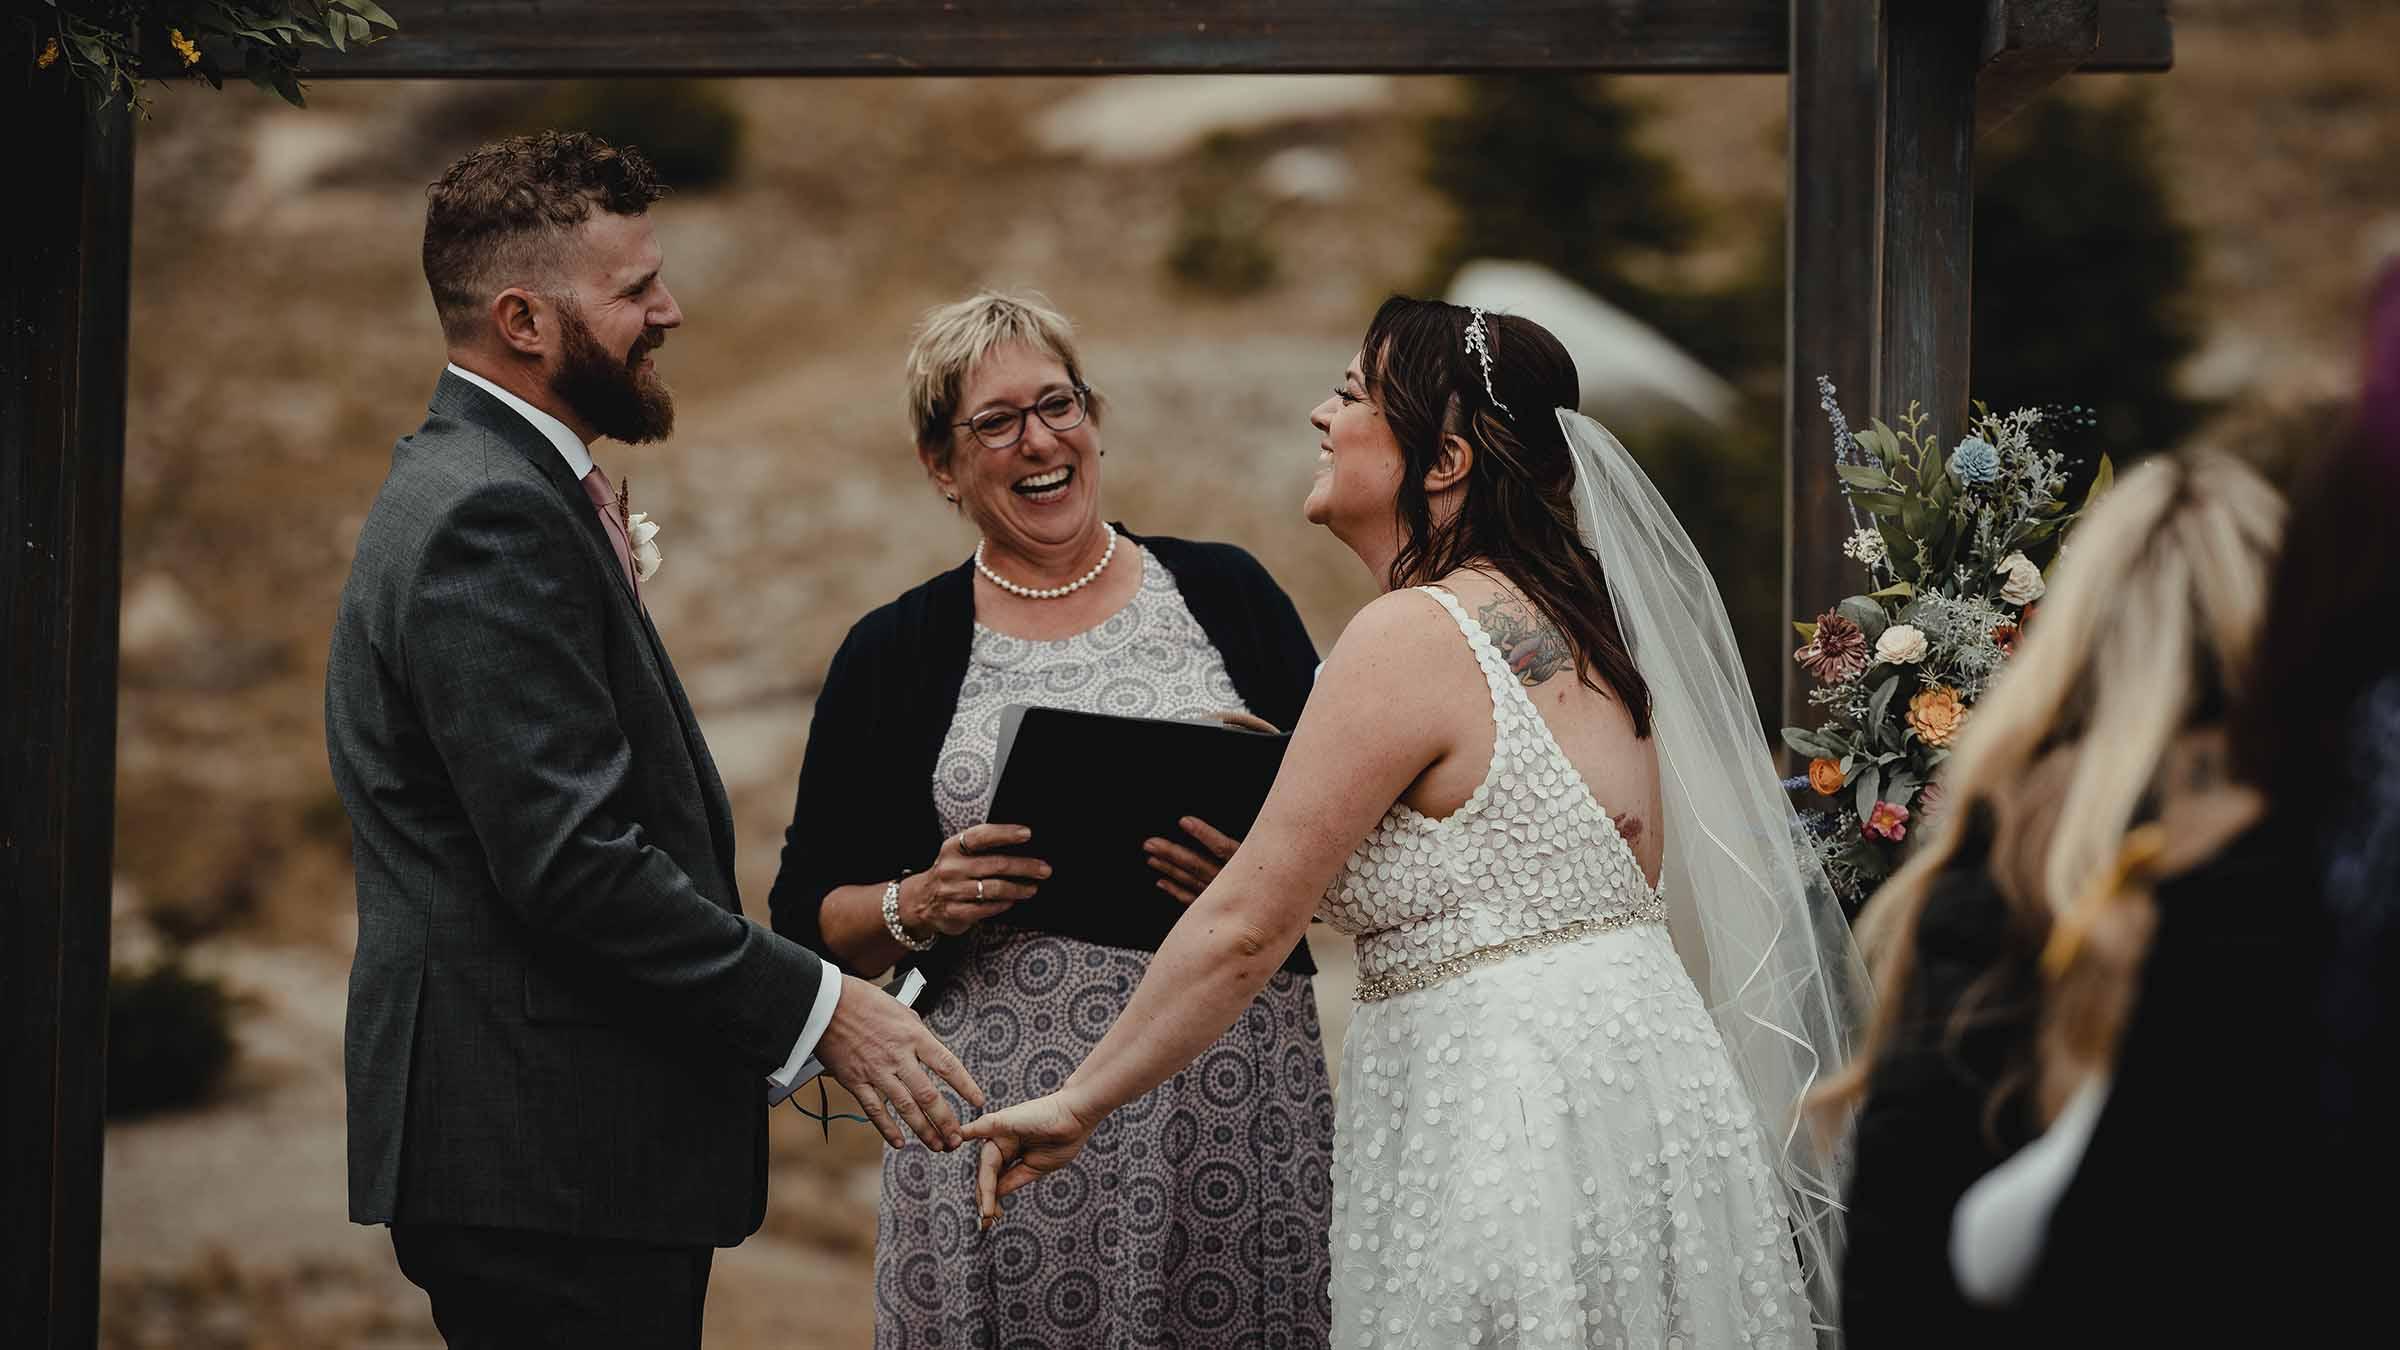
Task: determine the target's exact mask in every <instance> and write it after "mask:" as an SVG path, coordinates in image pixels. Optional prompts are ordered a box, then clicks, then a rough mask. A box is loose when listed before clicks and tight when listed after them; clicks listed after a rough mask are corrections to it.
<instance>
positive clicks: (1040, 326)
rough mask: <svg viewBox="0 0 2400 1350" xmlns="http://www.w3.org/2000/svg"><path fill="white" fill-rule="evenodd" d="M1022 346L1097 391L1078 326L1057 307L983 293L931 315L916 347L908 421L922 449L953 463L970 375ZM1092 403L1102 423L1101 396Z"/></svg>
mask: <svg viewBox="0 0 2400 1350" xmlns="http://www.w3.org/2000/svg"><path fill="white" fill-rule="evenodd" d="M1017 342H1021V343H1024V344H1025V345H1026V346H1028V347H1032V348H1034V349H1035V350H1037V351H1045V352H1048V353H1049V354H1050V355H1052V356H1055V357H1057V358H1058V363H1059V364H1060V365H1062V366H1065V367H1066V368H1067V378H1068V379H1070V380H1073V381H1074V382H1075V383H1076V384H1078V385H1083V386H1086V387H1087V388H1088V387H1089V385H1090V383H1091V382H1090V381H1088V380H1086V379H1084V377H1083V358H1082V356H1081V355H1080V354H1079V353H1077V351H1076V350H1075V325H1074V324H1072V323H1070V322H1068V321H1067V316H1066V315H1064V314H1061V313H1059V312H1058V311H1057V310H1055V309H1052V308H1050V302H1049V300H1048V299H1047V298H1046V297H1044V296H1043V295H1042V294H1041V293H1040V292H1038V291H1028V292H1025V293H1024V294H1021V295H1011V294H1008V293H1007V292H1004V291H979V292H977V293H976V294H974V295H971V296H969V297H967V298H966V299H964V300H960V301H957V302H955V303H952V304H947V305H940V306H936V307H935V308H933V309H929V310H927V311H925V317H923V318H922V319H919V320H918V321H917V332H916V337H915V339H914V340H913V341H912V342H911V343H910V344H909V348H908V370H907V383H908V422H909V427H910V429H911V431H912V432H913V433H914V434H915V436H916V438H917V445H918V446H919V447H920V448H922V449H925V450H928V451H932V452H934V453H935V454H937V455H939V456H941V457H942V458H943V459H945V460H946V459H948V457H949V454H950V447H951V445H952V444H953V442H952V440H951V437H950V424H951V422H952V421H954V420H956V418H957V416H958V398H959V391H960V390H961V389H963V388H964V387H965V386H966V383H967V376H968V375H969V374H971V373H973V371H974V369H975V365H976V363H977V362H979V361H981V360H983V358H985V357H986V356H989V355H991V354H992V353H993V352H994V351H997V350H998V349H1000V348H1002V347H1005V346H1008V345H1009V344H1011V343H1017ZM1085 397H1086V400H1087V403H1088V406H1089V408H1090V410H1091V417H1092V420H1093V421H1094V422H1097V421H1099V420H1100V410H1101V407H1102V402H1101V398H1100V395H1099V394H1098V393H1097V392H1096V391H1095V392H1090V393H1087V394H1086V396H1085Z"/></svg>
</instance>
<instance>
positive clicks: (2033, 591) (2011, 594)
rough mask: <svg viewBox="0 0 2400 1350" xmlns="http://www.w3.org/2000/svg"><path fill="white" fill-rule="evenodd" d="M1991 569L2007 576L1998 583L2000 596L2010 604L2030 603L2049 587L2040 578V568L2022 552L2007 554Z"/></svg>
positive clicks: (2039, 597)
mask: <svg viewBox="0 0 2400 1350" xmlns="http://www.w3.org/2000/svg"><path fill="white" fill-rule="evenodd" d="M1992 570H1993V571H1994V572H1995V573H1996V574H1997V575H2000V576H2004V577H2007V578H2008V580H2006V581H2003V582H2001V583H2000V598H2001V599H2003V600H2006V601H2007V602H2008V603H2010V604H2012V605H2030V604H2032V603H2033V602H2034V601H2036V600H2039V599H2041V598H2042V596H2043V594H2044V593H2046V592H2047V591H2048V590H2049V589H2050V587H2049V585H2048V584H2047V583H2046V582H2044V581H2043V580H2042V569H2041V568H2039V567H2036V566H2034V563H2033V559H2031V558H2028V557H2026V556H2025V555H2024V554H2022V553H2011V554H2009V555H2008V556H2007V557H2005V558H2002V559H2001V560H2000V565H1999V566H1998V567H1996V568H1994V569H1992Z"/></svg>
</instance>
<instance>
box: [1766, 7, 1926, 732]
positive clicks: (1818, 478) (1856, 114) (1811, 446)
mask: <svg viewBox="0 0 2400 1350" xmlns="http://www.w3.org/2000/svg"><path fill="white" fill-rule="evenodd" d="M1893 2H1894V3H1907V0H1893ZM1885 3H1886V0H1792V4H1791V18H1790V22H1791V51H1792V74H1791V80H1790V82H1789V88H1788V91H1787V93H1788V97H1789V104H1790V120H1789V131H1790V137H1791V152H1790V154H1789V155H1788V156H1787V157H1786V161H1785V168H1786V173H1787V174H1788V175H1789V177H1788V186H1787V189H1786V192H1785V196H1784V211H1785V216H1784V241H1785V248H1784V275H1785V277H1786V279H1787V281H1786V288H1785V292H1784V328H1783V331H1784V344H1783V350H1784V358H1783V364H1784V396H1783V482H1784V516H1783V539H1784V565H1783V608H1784V613H1786V614H1788V615H1790V616H1792V617H1794V618H1806V617H1808V616H1810V615H1813V614H1817V613H1819V612H1821V611H1823V610H1825V609H1828V608H1830V607H1831V606H1832V605H1833V604H1834V603H1835V602H1836V601H1838V600H1840V599H1841V598H1842V597H1843V596H1845V595H1848V594H1850V593H1852V592H1853V591H1855V590H1857V589H1858V583H1859V581H1860V579H1861V577H1860V574H1859V571H1858V567H1857V565H1856V564H1854V563H1852V562H1850V561H1849V560H1848V559H1846V558H1844V557H1843V556H1842V552H1841V541H1842V540H1843V539H1844V538H1846V537H1847V536H1848V535H1849V532H1850V529H1851V524H1850V513H1849V510H1848V508H1847V507H1846V506H1845V505H1844V504H1843V502H1842V495H1841V484H1840V480H1839V479H1838V478H1836V477H1835V475H1834V472H1833V465H1834V459H1833V456H1834V444H1833V432H1832V429H1831V428H1830V427H1829V426H1828V425H1827V424H1826V420H1825V415H1824V413H1823V412H1822V411H1821V410H1820V409H1819V407H1818V394H1817V377H1818V376H1820V375H1822V376H1825V377H1827V378H1829V379H1831V380H1832V381H1833V383H1834V386H1835V388H1836V389H1837V390H1838V391H1839V397H1840V399H1841V401H1842V404H1843V406H1844V407H1846V408H1847V409H1848V410H1849V411H1851V412H1852V413H1855V414H1858V415H1860V416H1862V417H1863V416H1865V415H1867V414H1868V413H1869V412H1871V411H1872V409H1871V408H1870V406H1869V403H1870V400H1871V399H1872V398H1873V396H1874V389H1875V337H1876V331H1877V323H1878V314H1879V307H1878V304H1877V301H1878V298H1879V295H1880V292H1879V285H1880V282H1879V278H1878V275H1877V269H1876V262H1877V259H1878V258H1879V256H1880V255H1881V250H1880V249H1879V248H1878V247H1876V236H1877V232H1878V231H1879V230H1880V229H1881V228H1882V219H1881V216H1880V214H1879V210H1878V203H1879V201H1880V200H1881V194H1880V192H1879V190H1878V185H1879V183H1880V182H1881V179H1882V175H1883V140H1882V132H1883V78H1884V74H1883V55H1884V53H1883V9H1884V5H1885ZM1784 636H1787V637H1788V634H1786V635H1784ZM1808 689H1809V682H1808V680H1807V678H1806V677H1805V675H1804V673H1803V672H1802V671H1801V669H1800V667H1799V666H1798V665H1797V664H1794V663H1790V662H1786V663H1785V665H1784V671H1783V722H1784V724H1785V725H1787V726H1808V725H1812V724H1814V723H1815V722H1816V721H1817V715H1816V714H1815V712H1814V711H1812V710H1811V709H1810V708H1809V706H1808Z"/></svg>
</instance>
